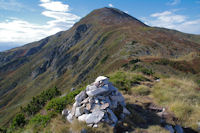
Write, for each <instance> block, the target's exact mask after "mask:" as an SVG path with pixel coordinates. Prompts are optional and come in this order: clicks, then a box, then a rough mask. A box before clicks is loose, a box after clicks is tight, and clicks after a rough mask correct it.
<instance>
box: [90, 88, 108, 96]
mask: <svg viewBox="0 0 200 133" xmlns="http://www.w3.org/2000/svg"><path fill="white" fill-rule="evenodd" d="M108 91H109V88H108V87H107V86H102V87H100V88H96V86H90V87H89V90H88V91H86V93H87V95H88V96H89V97H94V96H97V95H100V94H103V93H106V92H108Z"/></svg>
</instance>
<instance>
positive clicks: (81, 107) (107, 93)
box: [62, 76, 130, 127]
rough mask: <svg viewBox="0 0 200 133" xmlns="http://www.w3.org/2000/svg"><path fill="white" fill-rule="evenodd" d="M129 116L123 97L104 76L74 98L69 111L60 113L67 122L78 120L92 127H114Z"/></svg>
mask: <svg viewBox="0 0 200 133" xmlns="http://www.w3.org/2000/svg"><path fill="white" fill-rule="evenodd" d="M129 114H130V112H129V111H128V109H127V108H126V104H125V100H124V97H123V96H122V94H121V93H120V92H119V91H118V89H117V88H115V87H114V86H113V85H112V83H111V82H109V79H108V78H107V77H104V76H99V77H98V78H97V79H96V80H95V82H94V83H92V84H90V85H88V86H87V87H86V90H84V91H81V92H80V93H79V94H78V95H77V96H76V97H75V103H74V104H73V107H72V109H71V110H67V109H65V110H63V111H62V115H64V116H65V117H66V119H67V120H68V121H69V122H72V121H73V120H74V119H78V120H79V121H84V122H86V123H87V124H88V126H92V127H97V126H98V123H100V122H104V123H107V124H109V125H110V126H115V125H116V124H117V123H118V121H122V120H123V119H124V118H125V116H126V115H129Z"/></svg>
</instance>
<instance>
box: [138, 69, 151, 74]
mask: <svg viewBox="0 0 200 133" xmlns="http://www.w3.org/2000/svg"><path fill="white" fill-rule="evenodd" d="M138 71H140V72H142V73H143V74H145V75H153V74H154V72H153V71H152V70H151V69H147V68H139V69H138Z"/></svg>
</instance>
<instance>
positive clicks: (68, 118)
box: [67, 113, 73, 123]
mask: <svg viewBox="0 0 200 133" xmlns="http://www.w3.org/2000/svg"><path fill="white" fill-rule="evenodd" d="M67 120H68V121H69V122H70V123H72V121H73V115H72V114H71V113H70V114H68V116H67Z"/></svg>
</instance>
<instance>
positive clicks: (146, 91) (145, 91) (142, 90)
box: [131, 85, 150, 96]
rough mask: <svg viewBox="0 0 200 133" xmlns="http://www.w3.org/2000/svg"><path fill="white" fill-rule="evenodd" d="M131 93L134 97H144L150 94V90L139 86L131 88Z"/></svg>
mask: <svg viewBox="0 0 200 133" xmlns="http://www.w3.org/2000/svg"><path fill="white" fill-rule="evenodd" d="M131 93H133V94H136V95H141V96H146V95H149V94H150V89H149V87H147V86H145V85H139V86H136V87H133V88H131Z"/></svg>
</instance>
